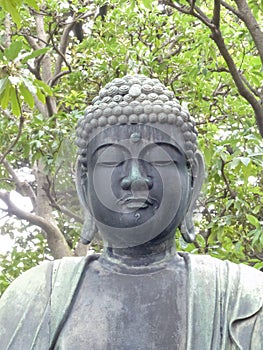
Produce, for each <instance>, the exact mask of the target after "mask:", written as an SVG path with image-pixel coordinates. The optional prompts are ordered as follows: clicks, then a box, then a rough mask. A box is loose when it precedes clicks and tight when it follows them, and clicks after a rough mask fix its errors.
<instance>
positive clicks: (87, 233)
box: [76, 159, 98, 244]
mask: <svg viewBox="0 0 263 350" xmlns="http://www.w3.org/2000/svg"><path fill="white" fill-rule="evenodd" d="M76 188H77V193H78V196H79V200H80V204H81V206H82V208H83V212H84V223H83V228H82V232H81V235H80V240H81V243H83V244H89V243H90V242H91V241H92V240H93V238H94V236H95V234H96V233H97V232H98V229H97V227H96V225H95V220H94V218H93V216H92V215H91V213H90V209H89V203H88V194H87V190H88V174H87V171H84V169H83V167H82V164H81V162H80V160H79V159H78V161H77V168H76Z"/></svg>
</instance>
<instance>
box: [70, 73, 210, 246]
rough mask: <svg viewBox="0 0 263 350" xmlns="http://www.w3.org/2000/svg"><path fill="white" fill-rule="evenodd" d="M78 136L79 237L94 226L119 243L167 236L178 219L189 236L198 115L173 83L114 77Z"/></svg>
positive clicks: (198, 159) (200, 170) (198, 182)
mask: <svg viewBox="0 0 263 350" xmlns="http://www.w3.org/2000/svg"><path fill="white" fill-rule="evenodd" d="M77 136H78V139H77V145H78V147H79V151H78V153H79V158H78V165H77V189H78V193H79V197H80V199H81V202H82V205H83V207H84V208H85V215H86V218H85V219H86V221H87V222H86V225H84V227H85V226H86V227H85V229H84V232H83V234H82V238H83V240H84V242H85V241H86V243H88V242H89V241H90V240H91V236H92V235H93V234H94V232H95V231H96V227H98V229H99V231H100V233H101V236H102V238H103V240H104V241H105V243H106V244H107V245H108V246H113V247H118V248H119V247H125V248H127V247H132V246H139V245H142V244H145V243H147V242H152V241H154V240H155V241H156V240H165V239H166V238H167V237H169V236H171V235H173V234H174V231H175V228H176V227H179V228H180V230H181V233H182V235H183V237H184V239H185V240H186V241H187V242H191V241H193V240H194V237H195V233H194V226H193V221H192V215H193V209H194V204H195V201H196V198H197V196H198V194H199V192H200V189H201V186H202V182H203V177H204V165H203V158H202V156H201V154H200V152H199V151H198V150H197V140H196V136H197V132H196V129H195V123H194V121H193V120H192V118H191V117H190V115H189V113H188V111H187V110H184V109H183V108H182V107H181V106H180V104H179V102H178V101H177V100H176V99H175V97H174V94H173V93H172V92H171V91H169V90H168V89H167V88H165V87H164V85H162V84H161V83H160V82H159V81H158V80H157V79H150V78H147V77H145V76H143V75H136V76H125V77H124V78H122V79H119V78H117V79H114V80H113V81H112V82H111V83H109V84H107V85H106V86H105V88H104V89H102V90H101V91H100V92H99V95H98V96H97V97H96V98H95V99H94V100H93V102H92V105H91V106H90V107H88V108H87V110H86V112H85V115H84V117H83V118H82V119H81V120H80V121H79V123H78V127H77ZM87 226H88V227H87Z"/></svg>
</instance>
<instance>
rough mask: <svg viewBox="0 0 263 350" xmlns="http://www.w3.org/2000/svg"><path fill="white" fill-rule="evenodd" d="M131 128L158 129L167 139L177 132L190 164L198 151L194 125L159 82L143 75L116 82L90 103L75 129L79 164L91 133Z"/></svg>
mask: <svg viewBox="0 0 263 350" xmlns="http://www.w3.org/2000/svg"><path fill="white" fill-rule="evenodd" d="M133 124H148V125H152V126H157V125H159V126H160V127H161V129H162V130H163V131H165V132H167V133H168V134H170V135H173V134H174V133H175V132H177V133H178V131H179V132H180V134H182V139H183V145H182V147H183V150H184V152H185V155H186V157H187V158H188V159H189V161H190V162H192V161H193V159H194V155H195V152H196V150H197V141H196V135H197V132H196V129H195V122H194V121H193V119H192V118H191V117H190V115H189V112H188V111H187V110H185V109H183V108H182V107H181V105H180V104H179V102H178V100H177V99H176V98H175V97H174V93H173V92H172V91H170V90H168V89H167V88H166V87H165V86H164V85H163V84H162V83H160V81H159V80H158V79H150V78H148V77H146V76H144V75H134V76H131V75H127V76H125V77H123V78H116V79H114V80H113V81H112V82H110V83H108V84H107V85H106V86H105V87H104V88H103V89H101V90H100V92H99V95H98V96H96V97H95V98H94V99H93V101H92V105H91V106H89V107H88V108H87V109H86V111H85V115H84V117H83V118H81V119H80V120H79V122H78V125H77V142H76V143H77V146H78V147H79V150H78V153H79V155H80V160H81V159H83V162H85V161H86V155H87V146H88V144H89V142H90V140H91V137H92V136H93V135H94V132H95V133H96V132H100V131H101V130H103V129H105V128H108V127H111V126H113V125H133Z"/></svg>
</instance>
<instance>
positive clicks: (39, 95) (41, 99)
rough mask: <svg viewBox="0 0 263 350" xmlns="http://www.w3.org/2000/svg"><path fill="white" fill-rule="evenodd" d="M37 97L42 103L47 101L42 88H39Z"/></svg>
mask: <svg viewBox="0 0 263 350" xmlns="http://www.w3.org/2000/svg"><path fill="white" fill-rule="evenodd" d="M37 97H38V98H39V100H40V101H41V102H42V103H45V102H46V96H45V95H44V94H43V93H42V91H41V89H37Z"/></svg>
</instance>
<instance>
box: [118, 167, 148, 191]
mask: <svg viewBox="0 0 263 350" xmlns="http://www.w3.org/2000/svg"><path fill="white" fill-rule="evenodd" d="M130 166H131V167H130V172H129V174H128V176H125V177H124V178H123V179H122V180H121V187H122V189H123V190H132V191H147V190H149V189H151V188H152V185H153V183H152V179H151V178H149V177H147V176H146V175H144V174H142V171H141V169H140V166H139V163H138V161H132V162H131V164H130Z"/></svg>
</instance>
